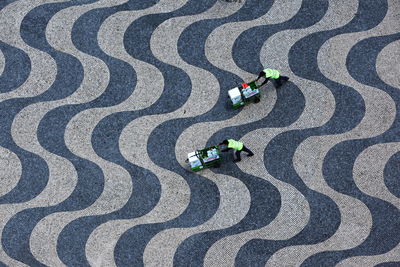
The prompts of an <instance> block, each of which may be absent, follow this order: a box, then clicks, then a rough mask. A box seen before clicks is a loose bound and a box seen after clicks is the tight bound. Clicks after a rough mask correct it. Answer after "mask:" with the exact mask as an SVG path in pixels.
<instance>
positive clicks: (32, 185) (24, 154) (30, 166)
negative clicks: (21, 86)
mask: <svg viewBox="0 0 400 267" xmlns="http://www.w3.org/2000/svg"><path fill="white" fill-rule="evenodd" d="M16 4H18V3H16ZM38 4H40V3H38ZM16 7H17V8H18V5H17V6H16ZM33 7H35V6H28V8H33ZM9 8H10V9H11V10H12V9H13V8H14V5H10V6H9ZM25 9H26V8H25ZM25 9H24V8H20V9H19V10H22V12H21V13H22V14H23V15H24V14H26V13H27V12H28V11H29V10H30V9H29V10H25ZM6 10H8V9H3V10H2V12H5V11H6ZM14 12H16V11H14ZM10 13H11V14H13V13H12V12H10ZM5 19H6V20H7V17H6V18H5ZM17 19H22V18H20V17H18V16H17ZM16 24H17V25H18V23H16ZM22 25H24V21H22ZM24 32H25V29H24V28H21V36H24ZM12 33H13V31H12V30H11V34H12ZM11 36H12V35H11ZM10 39H11V38H10ZM27 44H28V45H31V44H30V42H29V41H28V42H27ZM32 46H33V45H32ZM50 56H51V55H50ZM66 61H68V60H66ZM58 64H60V65H62V64H63V63H61V62H60V61H58ZM65 65H67V64H65ZM35 69H37V68H33V69H32V72H34V71H35ZM44 69H46V67H45V68H44ZM49 72H50V73H52V71H49ZM60 75H62V72H61V73H60ZM61 77H62V76H61ZM61 77H60V78H61ZM77 77H79V76H77ZM53 85H54V84H53ZM44 88H46V89H47V87H44ZM15 91H18V89H17V90H14V91H12V92H15ZM54 91H57V90H55V89H54V86H52V87H50V88H49V89H48V90H47V91H46V92H45V93H43V94H41V95H39V96H37V97H28V98H18V99H8V100H5V101H3V102H1V103H0V110H1V111H2V116H1V131H0V134H1V138H0V145H1V146H3V147H5V148H7V149H9V150H11V151H13V152H14V153H15V154H16V155H17V156H18V157H19V158H20V160H21V164H22V174H21V178H20V180H19V182H18V184H17V186H16V187H14V188H13V190H11V191H10V192H9V193H8V194H6V195H3V196H2V197H0V203H2V204H5V203H21V202H25V201H28V200H30V199H32V198H34V197H35V196H37V195H38V194H39V193H40V192H41V191H42V190H43V188H44V187H45V185H46V183H47V179H48V167H47V164H46V163H45V161H44V160H43V159H42V158H41V157H39V156H37V155H36V154H34V153H31V152H29V151H26V150H24V149H21V148H20V147H18V145H16V144H15V142H14V140H13V138H12V136H11V132H12V128H11V125H12V123H13V120H14V118H15V116H16V115H17V114H18V113H19V112H20V111H21V110H22V109H23V108H25V107H26V106H28V105H31V104H34V103H37V102H41V101H47V100H51V99H55V98H57V97H58V96H57V97H56V95H54V96H52V95H50V94H51V93H52V92H53V93H54ZM66 91H67V90H66ZM68 93H69V92H68Z"/></svg>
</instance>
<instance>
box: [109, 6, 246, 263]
mask: <svg viewBox="0 0 400 267" xmlns="http://www.w3.org/2000/svg"><path fill="white" fill-rule="evenodd" d="M247 8H249V6H248V7H247ZM241 10H242V9H241ZM238 13H240V11H239V12H238ZM238 13H235V15H236V14H238ZM220 20H225V18H223V19H220ZM196 24H204V23H202V22H200V23H195V24H192V25H191V26H189V27H188V28H187V29H185V32H184V33H183V34H182V36H181V37H180V39H183V38H187V39H189V38H190V35H189V34H192V33H193V30H191V28H192V27H193V25H196ZM209 24H210V21H207V25H205V26H207V27H206V28H209V27H210V26H209ZM202 26H203V25H202ZM211 26H212V25H211ZM217 26H218V25H217ZM196 27H197V26H196ZM202 28H205V27H204V26H203V27H202ZM211 30H212V29H211ZM195 32H196V33H197V34H198V33H199V31H195ZM208 32H209V30H208V29H207V31H206V33H208ZM201 33H202V35H203V34H204V32H201ZM197 34H196V36H198V35H197ZM185 35H187V37H183V36H185ZM205 38H206V37H204V39H205ZM180 42H181V40H180ZM185 42H186V41H185ZM199 43H200V44H201V45H202V46H203V42H192V41H191V43H190V44H193V45H199ZM179 47H181V45H179V44H178V49H179ZM200 49H201V50H200V51H202V50H204V48H200ZM189 50H192V51H193V50H196V51H198V49H196V47H195V48H193V47H190V48H188V51H189ZM179 52H180V55H181V56H182V51H179ZM186 55H188V53H187V51H185V53H184V56H183V58H184V59H185V57H186ZM190 56H191V57H194V59H192V58H190V61H189V60H186V61H187V62H188V63H189V64H193V65H195V66H199V63H198V62H199V61H198V59H197V58H196V55H193V53H190ZM207 63H208V62H207V61H206V64H207ZM203 65H205V64H201V65H200V67H202V68H204V69H207V70H210V71H211V72H212V73H215V72H216V71H218V70H214V69H212V68H210V67H209V66H208V65H205V66H203ZM226 75H229V74H226ZM220 83H222V82H221V81H220ZM221 97H222V95H220V97H219V99H218V100H219V101H221ZM225 97H226V96H225V95H224V96H223V98H224V101H223V103H225V100H226V98H225ZM221 106H222V110H223V109H224V108H225V107H224V105H219V106H218V107H220V109H219V110H221ZM211 112H214V113H215V109H213V110H211V111H210V112H209V113H211ZM207 115H208V114H207ZM221 115H222V116H223V113H221V112H220V113H219V115H218V116H219V118H221ZM202 117H204V116H203V115H202V116H199V117H196V118H195V119H196V121H197V120H198V121H200V120H201V121H204V119H202ZM208 120H209V119H208ZM191 121H192V119H178V120H172V121H168V122H166V123H163V124H161V125H160V126H159V127H157V129H156V130H155V131H153V133H152V136H151V137H150V138H151V139H150V141H149V144H151V145H148V146H149V147H151V146H154V145H155V146H157V147H160V146H159V145H157V144H158V142H159V141H160V140H159V138H160V137H159V136H158V135H159V134H162V133H163V132H165V130H164V128H163V125H165V124H171V122H172V123H173V126H172V128H171V126H170V125H168V127H169V128H170V129H174V130H168V132H172V133H173V134H171V135H169V136H166V137H163V138H164V140H165V139H167V140H166V141H165V142H166V143H167V144H174V143H175V142H176V141H175V140H176V138H177V137H178V135H179V132H180V131H181V130H179V129H180V128H183V129H185V128H186V127H188V125H189V123H193V122H191ZM196 121H194V122H196ZM175 129H178V132H177V131H175ZM156 139H158V140H157V143H155V144H154V141H153V140H156ZM172 148H173V147H169V146H168V147H165V146H164V147H160V150H161V151H160V150H158V153H160V155H162V154H171V153H175V151H173V149H172ZM170 150H172V151H170ZM153 154H154V153H153ZM150 156H153V155H152V154H150ZM157 157H158V156H157ZM153 161H154V162H159V163H158V164H159V165H160V166H161V167H163V168H166V169H170V170H173V171H174V172H178V173H179V174H180V173H183V175H184V176H186V179H187V181H188V183H189V186H190V187H191V193H192V198H191V202H190V204H189V207H188V208H187V209H186V211H185V212H184V214H183V215H181V216H180V217H178V218H177V219H175V220H172V221H169V222H166V223H165V224H171V225H172V226H174V224H173V223H175V221H177V222H178V223H179V221H180V220H182V221H183V223H184V225H183V227H188V226H191V225H197V224H199V223H200V221H199V219H198V218H197V219H196V220H195V221H193V220H194V219H195V218H196V217H200V216H199V215H197V216H196V215H195V214H196V213H197V214H199V213H200V212H201V213H203V212H204V210H203V211H201V210H200V209H199V208H192V206H193V205H199V204H204V203H207V202H206V199H207V198H208V199H212V198H210V197H208V196H212V194H213V193H214V192H213V191H211V189H203V188H201V187H200V186H196V184H194V183H195V182H196V183H198V182H203V183H204V182H205V180H204V179H202V180H199V181H196V180H193V181H191V180H190V178H191V177H196V176H195V175H194V174H192V173H187V171H185V170H183V169H182V168H181V167H180V166H179V164H175V163H173V164H172V165H170V166H166V165H165V164H163V163H162V162H160V160H159V159H154V158H153ZM175 165H176V166H175ZM177 166H178V168H177ZM182 171H183V172H182ZM207 183H208V182H207ZM201 190H202V191H204V192H207V195H206V196H202V197H201V198H200V199H199V200H197V199H196V198H199V196H196V195H199V191H201ZM210 191H211V192H210ZM204 192H203V194H205V193H204ZM194 193H195V194H194ZM214 194H215V193H214ZM195 197H196V198H195ZM213 205H214V204H213ZM208 206H209V207H211V205H208ZM207 212H209V211H207ZM188 216H191V217H190V220H188V219H186V218H187V217H188ZM193 217H194V218H193ZM209 217H210V216H209V215H208V218H209ZM202 220H203V219H202ZM185 221H186V222H185ZM178 225H179V224H178ZM160 226H161V227H162V224H160V225H159V226H157V225H155V224H154V225H149V226H147V227H160ZM142 227H146V226H139V227H136V228H137V229H136V230H130V231H131V232H132V233H131V234H130V236H131V237H125V236H127V234H125V235H124V236H122V237H121V239H120V242H119V244H121V242H122V241H121V240H122V239H124V238H126V239H127V240H128V238H133V237H132V236H134V231H142V230H140V229H141V228H142ZM157 231H158V230H157ZM125 242H126V243H128V241H125ZM129 242H131V243H132V242H135V241H132V239H131V240H129ZM135 243H136V242H135ZM136 244H137V243H136ZM118 249H119V248H118V244H117V247H116V251H117V250H118ZM130 249H131V250H132V249H135V248H130ZM126 251H128V249H126ZM126 253H127V252H126ZM116 257H117V256H116ZM126 257H127V258H128V255H126ZM135 260H136V259H135ZM121 264H122V263H121ZM125 264H127V263H126V262H125Z"/></svg>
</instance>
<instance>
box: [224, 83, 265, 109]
mask: <svg viewBox="0 0 400 267" xmlns="http://www.w3.org/2000/svg"><path fill="white" fill-rule="evenodd" d="M259 87H260V85H259V84H257V82H256V81H251V82H249V83H243V84H242V85H241V86H238V87H235V88H233V89H231V90H229V91H228V95H229V98H230V99H231V101H232V106H233V107H234V108H238V107H241V106H244V105H247V104H248V103H258V102H260V98H261V96H260V90H258V88H259Z"/></svg>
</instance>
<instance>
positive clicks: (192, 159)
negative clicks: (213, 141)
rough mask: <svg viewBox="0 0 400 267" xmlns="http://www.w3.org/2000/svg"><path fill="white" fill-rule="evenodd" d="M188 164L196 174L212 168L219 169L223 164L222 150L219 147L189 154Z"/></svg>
mask: <svg viewBox="0 0 400 267" xmlns="http://www.w3.org/2000/svg"><path fill="white" fill-rule="evenodd" d="M186 163H189V165H190V168H191V169H192V171H195V172H196V171H200V170H202V169H206V168H211V167H214V168H218V167H219V166H220V164H221V149H220V147H219V146H211V147H207V148H204V149H200V150H196V151H194V152H191V153H189V154H188V158H187V159H186Z"/></svg>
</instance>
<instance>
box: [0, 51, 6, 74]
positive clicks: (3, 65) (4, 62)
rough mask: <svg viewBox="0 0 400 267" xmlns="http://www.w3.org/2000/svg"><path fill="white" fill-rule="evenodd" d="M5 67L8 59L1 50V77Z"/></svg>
mask: <svg viewBox="0 0 400 267" xmlns="http://www.w3.org/2000/svg"><path fill="white" fill-rule="evenodd" d="M5 65H6V59H5V57H4V54H3V52H2V51H1V50H0V76H1V75H2V74H3V71H4V68H5Z"/></svg>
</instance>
